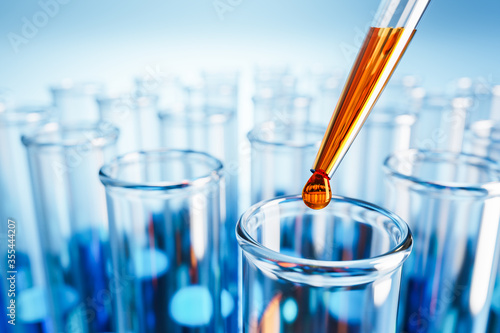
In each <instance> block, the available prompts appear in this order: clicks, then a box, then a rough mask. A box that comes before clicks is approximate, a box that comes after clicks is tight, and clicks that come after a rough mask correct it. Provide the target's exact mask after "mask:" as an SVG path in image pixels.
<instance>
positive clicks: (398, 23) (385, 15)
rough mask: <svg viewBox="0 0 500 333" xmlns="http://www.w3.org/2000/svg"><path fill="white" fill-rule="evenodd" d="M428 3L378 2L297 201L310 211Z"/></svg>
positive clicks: (321, 199)
mask: <svg viewBox="0 0 500 333" xmlns="http://www.w3.org/2000/svg"><path fill="white" fill-rule="evenodd" d="M429 2H430V0H383V1H382V3H381V4H380V6H379V9H378V11H377V14H376V15H375V20H374V22H373V25H372V27H371V28H370V30H369V31H368V33H367V35H366V37H365V41H364V42H363V45H362V46H361V49H360V51H359V53H358V55H357V57H356V60H355V62H354V65H353V66H352V69H351V72H350V74H349V77H348V78H347V81H346V83H345V85H344V90H343V91H342V94H341V96H340V98H339V101H338V102H337V106H336V107H335V110H334V112H333V115H332V117H331V119H330V123H329V124H328V128H327V130H326V133H325V136H324V137H323V141H322V143H321V146H320V148H319V151H318V154H317V155H316V160H315V161H314V164H313V166H312V169H311V171H312V172H313V175H312V176H311V178H309V181H308V182H307V183H306V185H305V186H304V190H303V191H302V198H303V200H304V203H305V204H306V205H307V206H309V207H310V208H313V209H321V208H324V207H326V206H327V205H328V203H329V202H330V199H331V188H330V182H329V179H330V178H331V177H332V176H333V174H334V173H335V170H337V168H338V166H339V164H340V162H341V161H342V159H343V158H344V156H345V154H346V153H347V150H348V149H349V147H350V146H351V144H352V142H353V141H354V138H355V137H356V135H357V134H358V132H359V130H360V129H361V127H362V126H363V123H364V122H365V120H366V118H367V117H368V115H369V114H370V111H371V109H372V108H373V106H374V105H375V102H376V101H377V99H378V97H379V96H380V93H381V92H382V90H383V89H384V87H385V85H386V84H387V82H388V81H389V78H390V77H391V74H392V72H393V71H394V69H395V68H396V65H397V64H398V62H399V60H400V59H401V57H402V55H403V53H404V51H405V50H406V47H407V46H408V43H409V42H410V40H411V39H412V37H413V35H414V33H415V28H416V26H417V24H418V22H419V21H420V18H421V17H422V14H423V13H424V11H425V9H426V8H427V5H428V4H429Z"/></svg>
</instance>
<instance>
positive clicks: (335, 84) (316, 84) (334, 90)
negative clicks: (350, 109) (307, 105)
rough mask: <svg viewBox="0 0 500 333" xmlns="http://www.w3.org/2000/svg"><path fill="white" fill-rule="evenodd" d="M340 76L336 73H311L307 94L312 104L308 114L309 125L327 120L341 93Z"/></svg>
mask: <svg viewBox="0 0 500 333" xmlns="http://www.w3.org/2000/svg"><path fill="white" fill-rule="evenodd" d="M341 79H342V74H341V73H340V72H338V71H335V72H334V71H331V72H330V71H325V72H320V73H311V82H310V83H309V85H310V86H311V87H310V89H309V93H310V95H311V96H312V98H313V100H314V103H313V104H312V105H311V111H310V114H309V122H310V123H313V124H315V123H320V122H322V121H323V119H328V117H329V116H330V112H331V110H332V108H333V107H334V105H335V104H336V103H337V100H338V99H339V96H340V93H341V92H342V82H341Z"/></svg>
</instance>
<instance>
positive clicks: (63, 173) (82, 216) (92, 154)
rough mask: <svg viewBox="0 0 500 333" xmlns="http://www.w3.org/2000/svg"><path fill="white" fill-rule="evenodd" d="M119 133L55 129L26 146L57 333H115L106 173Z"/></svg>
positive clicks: (98, 127)
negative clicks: (104, 166) (103, 172)
mask: <svg viewBox="0 0 500 333" xmlns="http://www.w3.org/2000/svg"><path fill="white" fill-rule="evenodd" d="M117 136H118V130H117V129H116V128H115V127H113V126H111V125H110V124H107V123H98V124H97V123H92V124H79V125H75V126H62V125H60V124H58V123H50V124H47V125H45V126H44V127H43V128H42V129H40V130H39V131H37V132H36V133H33V134H31V135H28V136H23V143H24V144H25V146H26V147H27V150H28V158H29V164H30V171H31V179H32V182H33V193H34V198H35V207H36V214H37V222H38V224H39V230H40V231H39V232H40V237H41V245H42V252H43V263H44V265H45V266H46V268H47V278H48V283H49V287H50V297H49V304H50V307H51V308H52V309H54V311H55V312H56V315H57V321H56V323H55V324H54V328H53V330H52V331H51V332H63V331H64V332H109V331H111V330H112V329H113V326H112V309H111V299H112V298H113V297H114V295H113V289H112V286H111V282H110V281H111V280H110V277H109V275H108V274H109V264H110V253H109V251H110V249H109V235H108V222H107V212H106V199H105V192H104V187H103V186H102V184H101V183H100V181H99V174H98V172H99V168H100V167H101V165H102V164H103V163H104V162H106V161H107V160H108V159H110V158H111V157H112V156H113V155H114V154H115V143H116V139H117Z"/></svg>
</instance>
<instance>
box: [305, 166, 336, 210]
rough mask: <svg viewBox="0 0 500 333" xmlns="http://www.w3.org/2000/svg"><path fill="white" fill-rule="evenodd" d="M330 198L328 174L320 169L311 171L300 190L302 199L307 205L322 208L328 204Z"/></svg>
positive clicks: (330, 190)
mask: <svg viewBox="0 0 500 333" xmlns="http://www.w3.org/2000/svg"><path fill="white" fill-rule="evenodd" d="M331 199H332V189H331V187H330V180H329V178H328V175H327V174H326V173H324V172H322V171H321V170H317V171H315V172H314V173H313V175H312V176H311V178H309V180H308V181H307V183H306V186H304V189H303V190H302V200H304V203H305V204H306V205H307V207H309V208H312V209H322V208H325V207H326V206H328V204H329V203H330V200H331Z"/></svg>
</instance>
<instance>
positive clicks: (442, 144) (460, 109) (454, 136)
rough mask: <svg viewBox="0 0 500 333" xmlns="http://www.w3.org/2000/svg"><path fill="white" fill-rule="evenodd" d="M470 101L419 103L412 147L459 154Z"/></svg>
mask: <svg viewBox="0 0 500 333" xmlns="http://www.w3.org/2000/svg"><path fill="white" fill-rule="evenodd" d="M471 106H472V99H471V98H470V97H457V98H453V99H451V100H450V99H449V98H446V97H444V96H429V97H426V98H425V100H424V101H423V103H422V107H421V109H420V110H419V112H418V115H417V120H416V123H415V128H414V135H413V136H412V147H414V148H417V149H423V150H445V151H452V152H460V151H462V145H463V141H464V135H465V130H466V128H467V126H468V117H469V111H470V107H471Z"/></svg>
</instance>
